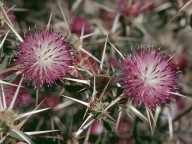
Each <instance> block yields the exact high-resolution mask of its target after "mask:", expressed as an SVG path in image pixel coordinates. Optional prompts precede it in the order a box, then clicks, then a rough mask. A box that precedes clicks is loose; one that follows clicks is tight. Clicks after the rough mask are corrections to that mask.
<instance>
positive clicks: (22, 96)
mask: <svg viewBox="0 0 192 144" xmlns="http://www.w3.org/2000/svg"><path fill="white" fill-rule="evenodd" d="M9 75H10V73H5V74H3V75H0V78H1V79H4V78H6V77H8V76H9ZM19 81H20V78H19V77H18V78H16V79H15V80H13V81H12V82H11V83H12V84H16V85H18V84H19ZM16 89H17V86H11V85H3V91H2V88H1V89H0V98H1V99H2V97H3V95H2V94H3V93H4V95H5V101H6V105H7V107H8V106H9V105H10V103H11V101H12V99H13V96H14V94H15V92H16ZM30 101H31V94H30V92H29V90H28V89H27V88H26V87H25V86H24V85H22V87H20V89H19V92H18V96H17V99H16V101H15V104H14V107H15V108H16V107H19V106H23V105H27V104H29V103H30Z"/></svg>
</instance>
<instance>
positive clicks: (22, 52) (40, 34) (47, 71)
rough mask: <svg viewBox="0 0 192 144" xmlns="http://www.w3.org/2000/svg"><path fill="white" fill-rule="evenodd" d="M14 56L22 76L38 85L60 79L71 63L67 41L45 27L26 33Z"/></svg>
mask: <svg viewBox="0 0 192 144" xmlns="http://www.w3.org/2000/svg"><path fill="white" fill-rule="evenodd" d="M16 56H17V61H18V63H19V64H21V65H22V67H21V68H20V70H21V71H22V73H23V74H24V76H25V77H26V78H29V79H30V80H31V81H32V82H34V83H35V84H37V85H40V86H41V85H43V84H52V83H53V82H54V81H55V80H56V79H61V78H62V77H63V76H64V75H65V74H66V73H67V72H68V69H69V68H68V66H70V65H71V55H70V51H69V50H68V43H67V42H66V41H64V40H63V38H62V36H61V35H60V34H59V33H57V32H55V31H53V30H47V29H46V30H41V31H37V32H35V34H34V35H32V34H27V35H26V36H25V39H24V42H20V44H19V52H18V53H17V54H16Z"/></svg>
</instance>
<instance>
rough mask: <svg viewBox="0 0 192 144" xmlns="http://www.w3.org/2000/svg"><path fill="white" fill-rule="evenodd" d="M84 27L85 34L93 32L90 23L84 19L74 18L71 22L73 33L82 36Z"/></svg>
mask: <svg viewBox="0 0 192 144" xmlns="http://www.w3.org/2000/svg"><path fill="white" fill-rule="evenodd" d="M83 27H84V34H89V33H91V32H92V29H91V25H90V23H89V21H88V20H87V19H86V18H84V17H74V18H73V19H72V21H71V32H73V33H77V34H81V31H82V29H83Z"/></svg>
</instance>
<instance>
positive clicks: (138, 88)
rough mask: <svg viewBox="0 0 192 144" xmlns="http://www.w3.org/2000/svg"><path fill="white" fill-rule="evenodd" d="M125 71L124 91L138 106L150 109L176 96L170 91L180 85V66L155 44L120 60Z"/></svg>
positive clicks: (122, 82) (122, 81)
mask: <svg viewBox="0 0 192 144" xmlns="http://www.w3.org/2000/svg"><path fill="white" fill-rule="evenodd" d="M121 64H122V69H123V72H124V74H123V75H122V77H121V80H120V84H121V86H122V87H123V88H124V94H125V95H127V97H128V98H130V99H131V100H133V101H134V102H135V103H136V104H137V105H138V106H140V105H141V104H142V103H143V104H144V105H145V106H146V107H147V108H149V109H153V108H155V107H156V106H157V105H158V104H161V103H166V101H167V100H173V98H172V97H171V96H170V93H171V92H173V91H174V89H175V88H176V87H177V84H176V78H177V70H176V69H175V68H174V66H173V64H172V62H171V58H170V57H168V56H165V54H164V53H162V52H160V51H154V50H153V48H151V47H147V48H146V49H145V48H144V47H142V48H140V49H139V50H138V51H137V52H136V53H132V54H131V55H130V56H127V57H126V58H125V59H124V60H122V62H121Z"/></svg>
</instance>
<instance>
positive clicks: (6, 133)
mask: <svg viewBox="0 0 192 144" xmlns="http://www.w3.org/2000/svg"><path fill="white" fill-rule="evenodd" d="M22 81H23V76H22V77H21V79H20V80H19V83H18V85H16V86H15V92H12V93H10V92H9V91H8V89H7V90H6V88H5V87H4V86H2V84H1V87H0V88H1V91H0V95H1V97H0V143H17V142H26V143H29V144H31V143H33V142H32V140H31V138H30V135H31V133H27V132H23V126H24V124H25V123H26V122H27V120H28V118H29V117H30V116H31V115H33V114H35V113H39V112H42V111H45V110H48V109H49V108H44V109H39V110H37V108H38V107H39V106H38V107H36V108H35V109H34V110H32V111H29V112H26V113H20V112H18V109H15V107H14V105H15V104H16V103H17V99H19V97H20V94H21V93H20V90H21V88H22V87H21V84H22ZM10 84H12V83H10ZM9 90H10V91H11V89H9ZM10 94H13V96H12V99H11V101H10V100H9V99H7V96H8V95H10ZM7 103H10V104H9V105H7ZM16 111H17V112H16ZM53 131H54V132H55V130H51V131H36V132H34V133H35V134H39V133H47V132H53ZM32 134H33V133H32Z"/></svg>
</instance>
